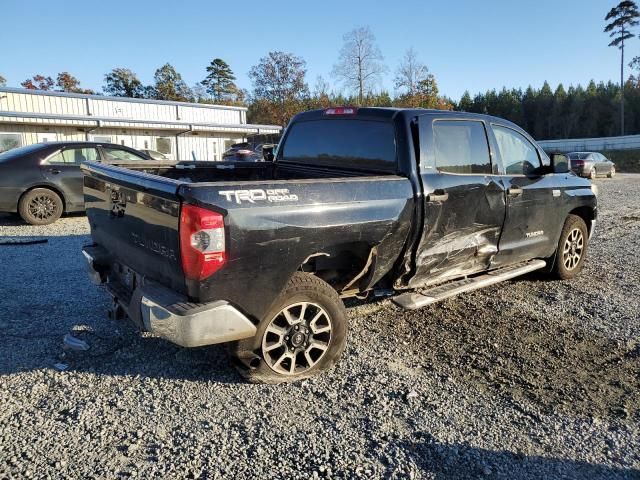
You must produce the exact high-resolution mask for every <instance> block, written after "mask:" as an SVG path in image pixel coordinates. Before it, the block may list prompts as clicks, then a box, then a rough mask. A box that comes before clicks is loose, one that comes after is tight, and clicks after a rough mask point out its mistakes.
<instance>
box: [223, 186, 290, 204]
mask: <svg viewBox="0 0 640 480" xmlns="http://www.w3.org/2000/svg"><path fill="white" fill-rule="evenodd" d="M218 193H219V194H220V195H222V196H223V197H225V198H226V199H227V201H229V202H233V201H234V200H235V202H236V203H242V202H249V203H256V202H271V203H277V202H297V201H298V196H297V195H294V194H292V193H289V189H288V188H275V189H269V190H262V189H261V188H256V189H252V190H224V191H222V192H218Z"/></svg>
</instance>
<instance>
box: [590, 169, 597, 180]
mask: <svg viewBox="0 0 640 480" xmlns="http://www.w3.org/2000/svg"><path fill="white" fill-rule="evenodd" d="M596 176H597V173H596V167H593V168H591V172H590V173H589V178H590V179H591V180H595V179H596Z"/></svg>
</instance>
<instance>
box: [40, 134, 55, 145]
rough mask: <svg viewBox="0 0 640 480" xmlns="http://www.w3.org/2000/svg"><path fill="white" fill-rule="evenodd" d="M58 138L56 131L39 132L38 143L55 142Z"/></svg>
mask: <svg viewBox="0 0 640 480" xmlns="http://www.w3.org/2000/svg"><path fill="white" fill-rule="evenodd" d="M56 140H58V135H56V134H55V133H51V132H45V133H38V143H47V142H55V141H56Z"/></svg>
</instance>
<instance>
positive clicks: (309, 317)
mask: <svg viewBox="0 0 640 480" xmlns="http://www.w3.org/2000/svg"><path fill="white" fill-rule="evenodd" d="M296 317H297V318H296ZM346 341H347V312H346V309H345V307H344V304H343V303H342V300H341V299H340V297H339V296H338V294H337V293H336V291H335V290H334V289H333V288H331V286H330V285H329V284H327V283H326V282H324V281H322V280H320V279H319V278H317V277H315V276H313V275H311V274H308V273H301V272H296V273H295V274H294V275H293V277H291V280H290V281H289V283H288V284H287V286H286V287H285V289H284V291H283V292H282V293H281V294H280V295H279V296H278V298H277V299H276V300H275V302H274V303H273V306H272V307H271V308H270V309H269V311H268V312H267V314H266V315H265V316H264V318H263V319H262V321H261V322H260V323H259V325H258V332H257V334H256V336H255V337H253V338H248V339H246V340H240V341H238V342H234V343H233V344H231V345H230V348H231V353H232V354H233V355H234V356H235V360H236V366H237V367H238V370H239V371H240V373H241V374H242V376H243V377H244V378H245V379H247V380H249V381H250V382H254V383H271V384H276V383H285V382H295V381H297V380H301V379H304V378H308V377H311V376H313V375H317V374H319V373H321V372H324V371H326V370H328V369H330V368H331V367H333V365H335V364H336V363H337V361H338V360H339V359H340V356H341V355H342V352H343V351H344V348H345V345H346Z"/></svg>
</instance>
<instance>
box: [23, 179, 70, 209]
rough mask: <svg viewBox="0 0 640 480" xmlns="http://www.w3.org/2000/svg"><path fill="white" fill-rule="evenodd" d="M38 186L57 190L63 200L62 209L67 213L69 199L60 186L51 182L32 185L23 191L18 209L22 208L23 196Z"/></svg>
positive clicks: (53, 190)
mask: <svg viewBox="0 0 640 480" xmlns="http://www.w3.org/2000/svg"><path fill="white" fill-rule="evenodd" d="M36 188H46V189H47V190H51V191H52V192H55V193H56V194H57V195H58V196H59V197H60V199H61V200H62V211H63V212H65V213H66V211H67V200H66V198H65V196H64V193H63V192H62V190H60V189H59V188H58V187H54V186H53V185H49V184H46V183H42V184H37V185H32V186H30V187H29V188H27V189H26V190H25V191H24V192H22V193H21V194H20V197H18V204H17V205H16V208H17V209H19V208H20V202H21V201H22V198H23V197H24V196H25V195H26V194H27V193H29V192H30V191H32V190H35V189H36Z"/></svg>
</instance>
